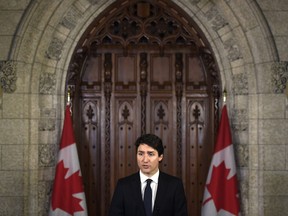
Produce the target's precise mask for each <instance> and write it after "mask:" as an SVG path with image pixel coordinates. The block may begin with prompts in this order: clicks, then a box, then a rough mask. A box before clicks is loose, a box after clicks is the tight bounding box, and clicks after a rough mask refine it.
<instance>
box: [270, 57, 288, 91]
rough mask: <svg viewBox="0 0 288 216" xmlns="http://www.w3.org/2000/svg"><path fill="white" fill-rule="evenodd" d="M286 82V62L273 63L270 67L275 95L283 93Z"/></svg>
mask: <svg viewBox="0 0 288 216" xmlns="http://www.w3.org/2000/svg"><path fill="white" fill-rule="evenodd" d="M287 82H288V62H286V61H281V62H275V63H274V64H273V65H272V85H273V86H272V89H273V92H274V93H276V94H282V93H284V91H285V89H286V86H287Z"/></svg>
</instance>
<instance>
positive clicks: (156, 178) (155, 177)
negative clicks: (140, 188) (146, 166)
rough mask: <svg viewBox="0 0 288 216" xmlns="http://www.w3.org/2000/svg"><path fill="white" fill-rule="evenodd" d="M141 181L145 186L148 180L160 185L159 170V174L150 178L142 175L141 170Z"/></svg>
mask: <svg viewBox="0 0 288 216" xmlns="http://www.w3.org/2000/svg"><path fill="white" fill-rule="evenodd" d="M139 173H140V181H141V183H142V184H143V183H144V182H145V181H146V180H147V179H151V180H152V181H153V182H155V183H156V184H158V178H159V169H158V170H157V172H156V173H155V174H154V175H153V176H151V177H148V176H146V175H145V174H144V173H142V171H141V170H140V172H139Z"/></svg>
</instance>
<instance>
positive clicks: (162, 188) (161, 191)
mask: <svg viewBox="0 0 288 216" xmlns="http://www.w3.org/2000/svg"><path fill="white" fill-rule="evenodd" d="M167 190H168V188H167V181H166V179H165V176H164V175H163V173H161V172H160V173H159V180H158V188H157V193H156V199H155V203H154V210H153V215H158V212H159V211H160V208H161V207H162V200H165V195H166V192H167Z"/></svg>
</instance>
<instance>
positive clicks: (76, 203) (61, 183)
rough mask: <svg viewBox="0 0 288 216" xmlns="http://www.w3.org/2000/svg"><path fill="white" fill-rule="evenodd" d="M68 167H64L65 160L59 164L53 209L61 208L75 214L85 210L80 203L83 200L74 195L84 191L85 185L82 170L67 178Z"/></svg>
mask: <svg viewBox="0 0 288 216" xmlns="http://www.w3.org/2000/svg"><path fill="white" fill-rule="evenodd" d="M68 169H69V168H65V167H64V162H63V161H60V162H59V163H58V164H57V168H56V170H57V171H56V176H55V182H54V190H53V194H52V209H53V211H54V210H55V209H56V208H59V209H61V210H63V211H65V212H67V213H69V214H71V215H73V213H74V212H77V211H84V209H83V208H82V207H81V205H80V202H81V201H82V200H81V199H79V198H76V197H74V196H73V194H76V193H81V192H83V187H82V179H81V176H80V171H77V172H75V173H73V174H72V175H71V176H69V177H68V178H67V179H65V175H66V173H67V172H68Z"/></svg>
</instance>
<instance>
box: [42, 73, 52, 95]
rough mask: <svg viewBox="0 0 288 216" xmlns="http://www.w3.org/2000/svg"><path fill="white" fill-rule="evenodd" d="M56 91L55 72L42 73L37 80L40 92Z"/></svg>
mask: <svg viewBox="0 0 288 216" xmlns="http://www.w3.org/2000/svg"><path fill="white" fill-rule="evenodd" d="M55 91H56V74H50V73H42V74H41V76H40V82H39V93H40V94H53V93H55Z"/></svg>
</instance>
